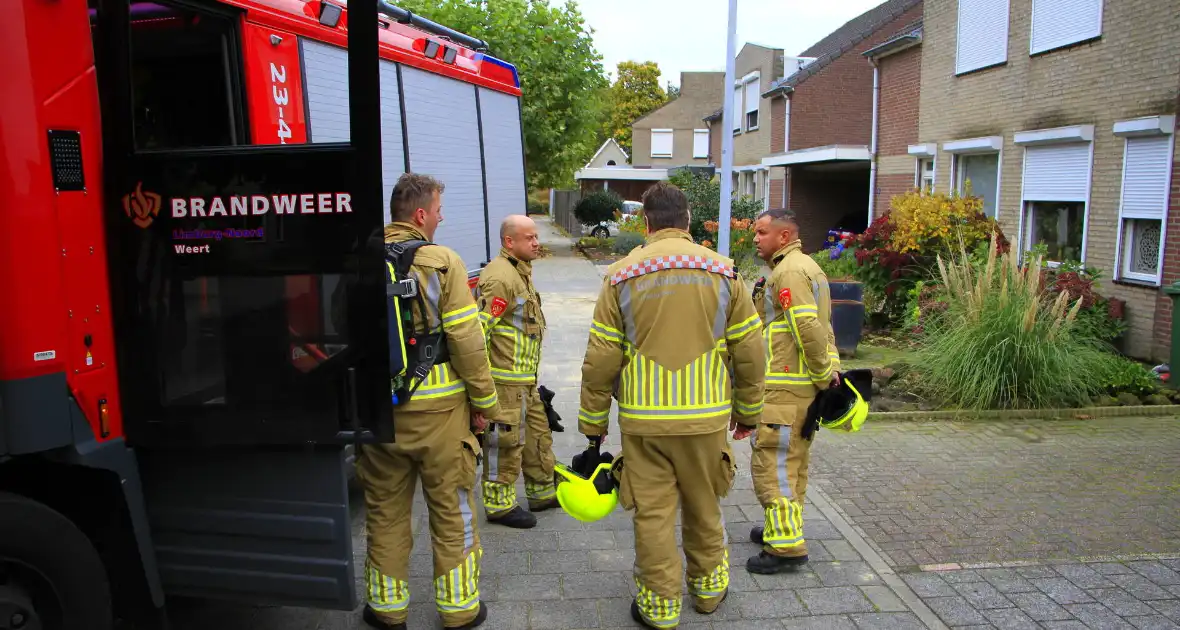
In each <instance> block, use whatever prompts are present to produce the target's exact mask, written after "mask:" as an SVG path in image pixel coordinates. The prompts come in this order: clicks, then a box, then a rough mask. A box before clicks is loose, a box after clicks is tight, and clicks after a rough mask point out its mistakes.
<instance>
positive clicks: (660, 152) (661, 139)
mask: <svg viewBox="0 0 1180 630" xmlns="http://www.w3.org/2000/svg"><path fill="white" fill-rule="evenodd" d="M651 156H652V157H672V130H671V129H652V130H651Z"/></svg>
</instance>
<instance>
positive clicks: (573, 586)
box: [561, 572, 635, 599]
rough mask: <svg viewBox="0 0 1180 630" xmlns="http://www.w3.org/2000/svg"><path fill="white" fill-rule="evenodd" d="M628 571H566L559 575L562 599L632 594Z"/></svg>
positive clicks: (631, 580) (626, 595) (632, 581)
mask: <svg viewBox="0 0 1180 630" xmlns="http://www.w3.org/2000/svg"><path fill="white" fill-rule="evenodd" d="M634 583H635V582H634V580H633V579H632V577H631V574H630V573H603V572H597V573H567V574H565V575H562V576H561V588H562V594H563V598H564V599H604V598H611V597H629V596H632V595H633V594H634V590H633V585H634Z"/></svg>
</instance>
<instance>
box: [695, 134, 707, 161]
mask: <svg viewBox="0 0 1180 630" xmlns="http://www.w3.org/2000/svg"><path fill="white" fill-rule="evenodd" d="M702 137H703V138H704V143H705V144H704V151H703V152H701V151H697V149H698V146H697V143H698V142H699V141H700V140H701V138H702ZM702 153H703V155H702ZM708 158H709V130H708V129H693V130H692V159H694V160H701V159H708Z"/></svg>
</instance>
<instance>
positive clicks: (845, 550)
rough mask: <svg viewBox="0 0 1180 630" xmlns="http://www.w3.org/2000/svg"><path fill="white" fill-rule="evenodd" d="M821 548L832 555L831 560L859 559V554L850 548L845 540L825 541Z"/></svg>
mask: <svg viewBox="0 0 1180 630" xmlns="http://www.w3.org/2000/svg"><path fill="white" fill-rule="evenodd" d="M823 546H824V548H826V549H827V550H828V551H829V552H830V553H831V554H832V559H833V560H840V561H844V560H849V561H854V560H859V559H860V554H859V553H857V551H856V550H855V549H853V548H852V545H851V544H850V543H849V542H848V541H847V540H825V541H824V542H823Z"/></svg>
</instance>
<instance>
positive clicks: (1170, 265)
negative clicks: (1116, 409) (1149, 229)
mask: <svg viewBox="0 0 1180 630" xmlns="http://www.w3.org/2000/svg"><path fill="white" fill-rule="evenodd" d="M1176 93H1177V96H1176V110H1175V111H1180V89H1178V90H1177V91H1176ZM1171 193H1172V194H1171V199H1170V202H1169V204H1168V222H1167V228H1166V229H1165V230H1164V278H1163V286H1165V287H1167V286H1169V285H1171V284H1172V283H1173V282H1176V281H1177V280H1180V155H1177V156H1173V161H1172V190H1171ZM1154 338H1155V347H1156V355H1157V356H1156V357H1155V359H1157V360H1159V361H1170V360H1171V348H1172V298H1171V296H1169V295H1167V294H1165V293H1164V292H1163V291H1161V292H1160V293H1159V294H1158V295H1157V296H1156V299H1155V334H1154ZM1169 367H1171V369H1173V370H1180V366H1169ZM1170 382H1171V383H1172V384H1173V386H1175V382H1176V381H1175V380H1174V379H1172V380H1171V381H1170Z"/></svg>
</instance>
